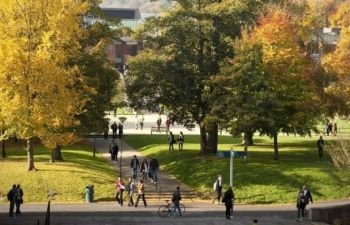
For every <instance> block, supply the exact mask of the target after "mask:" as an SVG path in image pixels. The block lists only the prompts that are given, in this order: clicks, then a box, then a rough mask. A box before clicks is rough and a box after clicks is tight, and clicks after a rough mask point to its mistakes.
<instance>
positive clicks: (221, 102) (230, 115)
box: [212, 32, 269, 151]
mask: <svg viewBox="0 0 350 225" xmlns="http://www.w3.org/2000/svg"><path fill="white" fill-rule="evenodd" d="M234 51H235V56H234V58H233V59H230V60H227V62H226V63H225V64H224V65H223V68H222V69H221V73H220V76H217V77H216V78H215V84H216V93H215V95H213V96H215V98H214V99H213V100H214V101H216V103H215V106H214V107H213V109H212V110H213V114H216V115H219V117H220V118H221V120H222V122H223V127H227V128H228V129H229V130H230V132H231V134H233V135H240V134H241V133H244V146H245V151H247V149H248V145H249V144H252V140H250V139H252V135H253V134H254V132H255V131H257V130H258V129H259V128H260V127H261V124H262V123H264V121H265V120H266V119H265V111H266V108H269V106H268V105H267V104H268V102H269V101H266V100H267V98H268V95H269V93H268V91H269V84H268V81H269V73H265V72H264V67H263V51H262V44H261V43H259V42H258V41H257V40H254V39H253V38H252V37H251V36H250V35H249V34H248V32H244V33H243V35H242V38H241V39H240V40H237V41H236V43H235V44H234Z"/></svg>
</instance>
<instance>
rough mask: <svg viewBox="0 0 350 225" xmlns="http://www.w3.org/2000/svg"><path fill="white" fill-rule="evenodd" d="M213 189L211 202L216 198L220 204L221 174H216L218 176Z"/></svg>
mask: <svg viewBox="0 0 350 225" xmlns="http://www.w3.org/2000/svg"><path fill="white" fill-rule="evenodd" d="M213 189H214V192H215V195H214V197H213V201H212V202H211V203H212V204H214V201H215V200H218V204H219V205H220V199H221V192H222V176H221V175H218V178H217V179H216V181H215V182H214V185H213Z"/></svg>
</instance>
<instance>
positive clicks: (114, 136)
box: [111, 122, 118, 139]
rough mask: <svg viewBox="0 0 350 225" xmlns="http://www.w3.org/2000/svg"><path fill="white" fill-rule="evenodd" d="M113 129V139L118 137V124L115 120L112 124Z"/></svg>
mask: <svg viewBox="0 0 350 225" xmlns="http://www.w3.org/2000/svg"><path fill="white" fill-rule="evenodd" d="M111 129H112V132H113V135H112V138H113V139H115V138H117V130H118V125H117V123H116V122H114V123H113V124H112V125H111Z"/></svg>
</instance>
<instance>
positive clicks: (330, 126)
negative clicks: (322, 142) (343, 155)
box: [324, 121, 338, 136]
mask: <svg viewBox="0 0 350 225" xmlns="http://www.w3.org/2000/svg"><path fill="white" fill-rule="evenodd" d="M324 129H325V133H326V134H327V136H329V134H332V135H334V136H336V135H337V133H338V125H337V122H336V121H335V122H333V123H327V124H326V126H325V128H324Z"/></svg>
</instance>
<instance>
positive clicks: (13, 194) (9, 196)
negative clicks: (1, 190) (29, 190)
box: [7, 184, 17, 217]
mask: <svg viewBox="0 0 350 225" xmlns="http://www.w3.org/2000/svg"><path fill="white" fill-rule="evenodd" d="M16 199H17V191H16V185H15V184H14V185H12V188H11V190H10V191H9V192H8V193H7V200H8V201H9V202H10V208H9V216H10V217H13V211H14V209H15V203H16Z"/></svg>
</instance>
